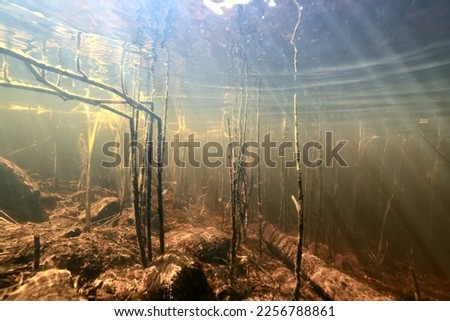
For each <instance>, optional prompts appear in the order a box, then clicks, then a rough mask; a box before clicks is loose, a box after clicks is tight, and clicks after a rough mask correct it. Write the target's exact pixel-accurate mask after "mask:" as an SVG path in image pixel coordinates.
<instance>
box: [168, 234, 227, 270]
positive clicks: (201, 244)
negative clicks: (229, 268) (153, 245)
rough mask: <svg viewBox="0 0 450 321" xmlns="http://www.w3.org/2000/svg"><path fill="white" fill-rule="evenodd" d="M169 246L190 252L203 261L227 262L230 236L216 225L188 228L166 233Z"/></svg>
mask: <svg viewBox="0 0 450 321" xmlns="http://www.w3.org/2000/svg"><path fill="white" fill-rule="evenodd" d="M166 242H167V248H168V249H172V250H177V251H180V252H185V253H189V254H191V255H192V256H194V257H195V258H197V259H199V260H200V261H202V262H207V263H219V264H225V263H226V262H227V256H228V250H229V248H230V238H229V236H228V235H226V234H225V233H223V232H222V231H219V230H218V229H216V228H214V227H207V228H199V227H192V226H186V228H183V229H180V230H175V231H170V232H168V233H167V234H166Z"/></svg>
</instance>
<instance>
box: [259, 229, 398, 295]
mask: <svg viewBox="0 0 450 321" xmlns="http://www.w3.org/2000/svg"><path fill="white" fill-rule="evenodd" d="M262 238H263V240H264V242H265V244H266V245H267V247H268V248H269V250H270V251H271V252H272V253H273V254H274V255H275V256H277V257H278V258H280V259H281V260H282V262H283V263H284V264H286V265H287V266H288V267H289V268H290V269H293V268H294V262H295V254H296V249H297V240H296V238H295V237H293V236H289V235H286V234H284V233H282V232H280V231H279V230H278V229H277V228H276V227H275V226H273V225H272V224H270V223H268V222H263V224H262ZM301 271H302V277H303V278H305V279H307V280H308V281H309V282H310V284H311V285H312V286H313V288H314V289H315V290H316V291H317V292H318V294H319V295H320V296H321V297H322V298H323V299H325V300H335V301H368V300H370V301H390V300H395V297H393V296H391V295H388V294H384V293H380V292H379V291H376V290H374V289H373V288H371V287H370V286H368V285H366V284H363V283H361V282H360V281H357V280H355V279H354V278H352V277H350V276H349V275H347V274H345V273H343V272H341V271H338V270H336V269H334V268H331V267H329V266H328V265H327V264H326V263H325V262H324V261H323V260H321V259H319V258H318V257H316V256H314V255H311V254H307V253H303V259H302V266H301Z"/></svg>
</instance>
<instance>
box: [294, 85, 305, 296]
mask: <svg viewBox="0 0 450 321" xmlns="http://www.w3.org/2000/svg"><path fill="white" fill-rule="evenodd" d="M294 126H295V129H294V130H295V159H296V165H297V166H296V167H297V184H298V195H297V203H296V207H297V256H296V258H295V281H296V283H295V289H294V294H293V298H294V299H295V300H299V299H300V289H301V265H302V255H303V230H304V217H303V189H302V171H301V163H300V143H299V137H298V110H297V94H294Z"/></svg>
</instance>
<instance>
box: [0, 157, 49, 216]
mask: <svg viewBox="0 0 450 321" xmlns="http://www.w3.org/2000/svg"><path fill="white" fill-rule="evenodd" d="M0 209H2V210H4V211H5V212H6V213H7V214H8V215H9V216H10V217H11V218H13V219H14V220H16V221H17V222H28V221H31V222H43V221H46V220H48V214H47V212H46V211H45V210H44V208H43V206H42V204H41V193H40V191H39V188H38V186H37V184H36V183H35V182H34V181H33V180H32V179H31V178H30V176H28V174H27V173H26V172H25V171H24V170H23V169H21V168H20V167H18V166H17V165H15V164H14V163H13V162H11V161H9V160H7V159H5V158H3V157H0Z"/></svg>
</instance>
